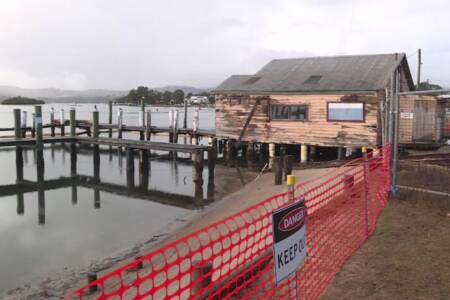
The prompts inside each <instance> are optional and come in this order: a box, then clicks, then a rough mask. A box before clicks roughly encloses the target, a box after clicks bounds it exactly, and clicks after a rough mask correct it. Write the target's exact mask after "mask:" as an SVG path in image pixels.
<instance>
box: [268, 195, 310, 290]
mask: <svg viewBox="0 0 450 300" xmlns="http://www.w3.org/2000/svg"><path fill="white" fill-rule="evenodd" d="M305 213H306V211H305V206H304V202H303V201H299V202H296V203H293V204H291V205H288V206H286V207H283V208H281V209H279V210H276V211H274V212H273V213H272V226H273V254H274V265H275V280H276V283H277V284H278V283H279V282H280V281H282V280H283V279H285V278H286V277H288V276H289V275H291V274H292V273H294V272H295V271H296V270H297V269H298V267H300V265H302V264H303V262H304V261H305V257H306V234H305Z"/></svg>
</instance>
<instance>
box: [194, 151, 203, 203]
mask: <svg viewBox="0 0 450 300" xmlns="http://www.w3.org/2000/svg"><path fill="white" fill-rule="evenodd" d="M192 156H193V157H192V160H193V162H194V184H195V193H194V200H195V201H196V202H201V201H203V151H201V150H199V151H196V152H194V153H193V154H192Z"/></svg>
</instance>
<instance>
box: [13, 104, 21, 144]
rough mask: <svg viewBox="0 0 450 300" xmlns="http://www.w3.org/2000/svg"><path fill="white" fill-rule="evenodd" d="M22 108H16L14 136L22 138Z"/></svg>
mask: <svg viewBox="0 0 450 300" xmlns="http://www.w3.org/2000/svg"><path fill="white" fill-rule="evenodd" d="M20 125H21V124H20V108H15V109H14V137H15V138H16V139H20V138H21V137H22V128H21V127H20Z"/></svg>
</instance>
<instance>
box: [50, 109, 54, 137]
mask: <svg viewBox="0 0 450 300" xmlns="http://www.w3.org/2000/svg"><path fill="white" fill-rule="evenodd" d="M50 135H51V136H55V109H54V108H53V107H52V108H50Z"/></svg>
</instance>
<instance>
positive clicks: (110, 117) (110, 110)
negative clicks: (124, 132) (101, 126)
mask: <svg viewBox="0 0 450 300" xmlns="http://www.w3.org/2000/svg"><path fill="white" fill-rule="evenodd" d="M108 124H109V125H111V124H112V101H109V102H108ZM108 137H109V138H112V128H109V129H108Z"/></svg>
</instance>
